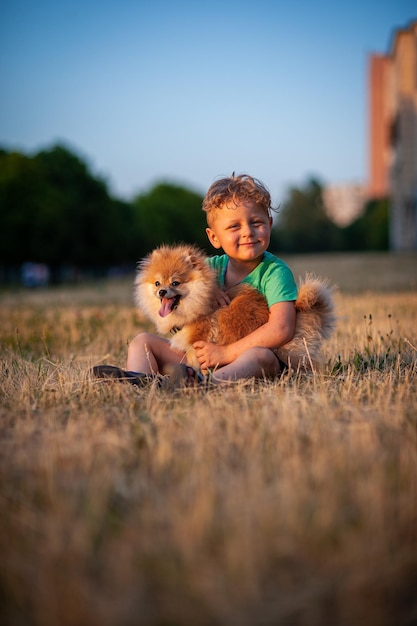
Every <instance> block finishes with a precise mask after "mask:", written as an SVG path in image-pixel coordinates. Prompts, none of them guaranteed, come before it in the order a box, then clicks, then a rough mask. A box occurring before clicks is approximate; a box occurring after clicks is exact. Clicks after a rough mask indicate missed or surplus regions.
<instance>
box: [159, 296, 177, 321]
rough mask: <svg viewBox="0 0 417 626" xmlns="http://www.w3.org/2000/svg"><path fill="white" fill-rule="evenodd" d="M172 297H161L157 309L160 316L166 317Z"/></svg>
mask: <svg viewBox="0 0 417 626" xmlns="http://www.w3.org/2000/svg"><path fill="white" fill-rule="evenodd" d="M172 304H173V298H161V308H160V309H159V311H158V314H159V315H160V316H161V317H166V316H167V315H169V314H170V313H171V311H172Z"/></svg>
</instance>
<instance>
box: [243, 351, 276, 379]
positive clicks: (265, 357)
mask: <svg viewBox="0 0 417 626" xmlns="http://www.w3.org/2000/svg"><path fill="white" fill-rule="evenodd" d="M250 352H252V354H251V358H253V359H254V361H256V363H258V365H259V366H260V368H261V369H262V370H263V371H264V372H265V374H267V375H268V376H274V375H276V374H278V373H279V371H280V367H279V362H278V359H277V357H276V356H275V354H274V353H273V352H272V350H270V349H269V348H263V347H256V348H251V350H250Z"/></svg>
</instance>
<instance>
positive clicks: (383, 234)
mask: <svg viewBox="0 0 417 626" xmlns="http://www.w3.org/2000/svg"><path fill="white" fill-rule="evenodd" d="M342 236H343V248H344V249H345V250H352V251H353V250H388V248H389V200H388V198H385V199H381V200H371V201H370V202H368V203H367V205H366V207H365V211H364V213H363V215H361V217H359V218H358V219H357V220H355V221H354V222H352V224H349V226H346V227H345V228H344V229H343V230H342Z"/></svg>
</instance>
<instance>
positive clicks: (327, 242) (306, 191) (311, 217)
mask: <svg viewBox="0 0 417 626" xmlns="http://www.w3.org/2000/svg"><path fill="white" fill-rule="evenodd" d="M272 245H273V246H276V247H277V249H279V250H280V251H283V252H298V253H302V252H324V251H329V250H335V249H337V248H338V246H339V245H340V229H339V228H338V227H337V226H336V225H335V224H334V223H333V222H332V221H331V220H330V218H329V217H328V216H327V215H326V212H325V210H324V205H323V199H322V187H321V185H320V183H319V182H318V181H316V180H314V179H311V180H309V181H308V182H307V184H306V185H305V187H303V188H297V187H292V188H291V189H290V190H289V197H288V200H286V201H285V203H284V207H283V209H282V211H281V212H280V214H279V216H278V219H277V222H276V224H275V226H274V229H273V239H272Z"/></svg>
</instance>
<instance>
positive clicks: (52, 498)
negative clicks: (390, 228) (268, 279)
mask: <svg viewBox="0 0 417 626" xmlns="http://www.w3.org/2000/svg"><path fill="white" fill-rule="evenodd" d="M355 258H356V261H355V259H354V258H353V257H346V258H345V259H343V258H341V257H340V258H338V259H334V258H333V259H332V258H330V257H326V258H324V259H319V258H311V259H310V258H309V259H306V258H300V259H293V260H292V261H293V266H294V267H295V268H296V269H295V273H296V274H297V275H298V273H303V271H305V269H309V270H315V271H318V272H320V273H321V274H322V275H328V276H330V277H331V279H332V280H333V281H335V282H337V283H338V284H339V287H340V290H339V292H338V294H337V297H336V299H337V307H338V317H339V323H338V328H337V332H336V333H335V335H334V337H333V338H332V339H331V340H330V341H329V342H328V343H327V344H326V346H325V355H326V367H325V369H324V371H323V372H316V373H315V374H314V375H297V376H284V377H283V378H281V379H280V380H277V381H273V382H271V381H269V382H268V381H263V382H260V383H253V382H247V383H245V384H243V383H239V384H236V385H232V386H229V387H226V388H222V389H212V390H209V391H208V392H203V391H200V390H180V391H177V392H170V393H168V392H166V391H162V390H159V389H157V388H155V387H152V386H151V387H149V388H148V389H136V388H133V387H131V386H127V385H126V386H124V385H118V384H114V383H107V384H106V383H102V382H100V381H92V380H89V378H88V376H87V370H88V368H89V367H90V366H91V365H93V364H96V363H103V362H108V363H113V364H116V365H121V366H123V365H124V361H125V357H126V350H127V343H128V342H129V340H130V339H131V338H132V337H133V336H134V335H135V334H136V333H137V332H139V331H140V330H141V329H142V328H143V327H144V322H143V319H142V318H141V316H140V314H139V313H138V312H137V311H135V310H134V309H133V306H132V298H131V284H130V283H129V282H127V281H125V282H121V283H116V282H108V283H103V284H100V285H90V286H84V287H77V288H76V287H73V288H69V287H68V288H65V289H64V288H59V289H58V288H56V289H50V290H46V291H30V292H29V291H16V292H3V293H2V294H1V295H0V298H1V299H0V344H1V374H0V376H1V379H0V386H1V387H0V623H1V624H5V625H6V624H7V625H12V626H26V625H27V626H29V625H30V626H84V625H85V626H96V625H97V626H114V625H117V626H134V625H138V626H141V625H146V626H148V625H149V626H200V625H202V626H206V625H207V626H223V625H225V626H235V625H237V626H276V625H281V624H283V625H286V626H304V625H307V626H321V625H324V626H327V625H330V624H331V625H332V626H334V625H343V626H345V625H346V626H351V625H353V624H355V625H357V624H366V625H367V626H369V625H370V626H373V625H375V626H392V625H395V626H412V625H413V624H417V394H416V391H417V290H416V273H417V272H416V267H417V264H416V257H415V256H414V258H413V257H409V258H408V259H409V260H408V261H407V259H406V258H405V257H399V258H398V259H395V258H391V257H382V256H380V257H379V262H378V258H376V257H366V258H363V259H362V262H359V257H355ZM371 261H372V262H371ZM290 262H291V261H290ZM396 263H397V265H396ZM384 264H385V265H384ZM355 267H356V270H355V269H354V268H355ZM384 267H385V268H387V267H389V272H388V270H387V269H385V270H383V269H381V268H384ZM326 269H327V270H328V271H326ZM355 271H356V274H355V275H354V272H355ZM381 271H382V272H383V273H384V276H380V272H381ZM388 274H389V275H390V276H393V277H394V278H391V279H390V280H391V283H390V282H388V277H387V275H388ZM371 289H372V290H371Z"/></svg>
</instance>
